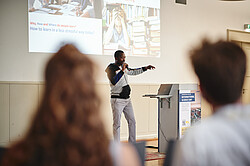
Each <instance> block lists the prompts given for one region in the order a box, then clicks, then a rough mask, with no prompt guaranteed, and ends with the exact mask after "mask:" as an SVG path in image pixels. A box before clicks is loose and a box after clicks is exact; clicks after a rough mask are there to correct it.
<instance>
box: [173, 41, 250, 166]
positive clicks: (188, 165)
mask: <svg viewBox="0 0 250 166" xmlns="http://www.w3.org/2000/svg"><path fill="white" fill-rule="evenodd" d="M190 57H191V62H192V65H193V68H194V71H195V73H196V75H197V76H198V78H199V82H200V89H201V93H202V95H203V97H204V98H205V99H206V100H207V101H208V102H209V103H210V104H211V106H212V108H213V110H212V113H213V114H212V116H210V117H208V118H207V119H205V120H204V121H202V123H201V124H199V125H197V126H194V127H192V128H191V129H190V130H189V131H187V133H186V134H185V135H184V137H183V138H182V139H181V140H180V141H179V142H178V143H177V148H176V153H175V157H174V163H173V165H175V166H194V165H197V166H199V165H200V166H212V165H213V166H214V165H226V166H235V165H241V166H247V165H250V157H249V154H250V141H249V140H250V127H249V126H250V107H249V106H247V105H242V104H241V93H242V87H243V82H244V77H245V73H246V55H245V53H244V52H243V50H242V49H241V48H240V47H239V46H238V45H236V44H234V43H231V42H227V41H218V42H215V43H211V42H209V41H207V40H204V41H203V42H202V44H201V46H198V47H197V48H195V49H193V50H192V51H191V56H190Z"/></svg>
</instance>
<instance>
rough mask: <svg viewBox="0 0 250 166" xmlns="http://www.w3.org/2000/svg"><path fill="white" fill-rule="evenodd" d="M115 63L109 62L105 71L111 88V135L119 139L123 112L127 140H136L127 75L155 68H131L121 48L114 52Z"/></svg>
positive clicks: (150, 66)
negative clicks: (127, 134) (126, 124)
mask: <svg viewBox="0 0 250 166" xmlns="http://www.w3.org/2000/svg"><path fill="white" fill-rule="evenodd" d="M114 58H115V63H111V64H109V66H108V67H107V68H106V70H105V71H106V73H107V76H108V79H109V81H110V88H111V108H112V112H113V135H114V139H115V140H116V141H120V125H121V114H122V113H124V115H125V118H126V120H127V122H128V129H129V138H128V141H129V142H135V141H136V127H135V117H134V111H133V107H132V103H131V99H130V91H131V89H130V86H129V84H128V78H127V75H138V74H141V73H143V72H144V71H147V70H148V69H150V70H151V69H155V67H154V66H152V65H148V66H146V67H141V68H136V69H131V68H129V67H128V64H127V63H125V58H126V56H125V54H124V52H123V51H122V50H117V51H116V52H115V54H114Z"/></svg>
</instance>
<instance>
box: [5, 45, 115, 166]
mask: <svg viewBox="0 0 250 166" xmlns="http://www.w3.org/2000/svg"><path fill="white" fill-rule="evenodd" d="M93 74H94V64H93V62H92V61H91V60H90V59H89V58H88V57H87V56H86V55H84V54H82V53H81V52H80V51H79V50H78V49H77V48H76V47H75V46H73V45H70V44H68V45H65V46H63V47H61V49H60V50H59V51H58V52H57V53H56V54H55V55H54V56H53V57H52V58H51V59H50V60H49V62H48V64H47V67H46V71H45V91H44V95H43V98H42V101H41V105H40V107H39V108H38V111H37V112H36V114H35V117H34V120H33V122H32V124H31V127H30V129H29V131H28V133H27V135H26V136H25V137H24V138H23V139H22V140H21V141H19V142H17V143H16V144H14V145H13V146H11V147H10V148H9V150H8V151H7V154H6V156H5V158H4V165H40V166H45V165H53V166H57V165H58V166H61V165H65V166H67V165H70V166H76V165H77V166H78V165H100V166H101V165H107V166H109V165H112V161H111V157H110V155H109V151H108V149H109V140H108V136H107V135H106V132H105V128H104V125H103V123H102V120H101V118H100V115H99V98H98V97H97V93H96V91H95V80H94V75H93Z"/></svg>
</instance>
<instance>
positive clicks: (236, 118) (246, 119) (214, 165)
mask: <svg viewBox="0 0 250 166" xmlns="http://www.w3.org/2000/svg"><path fill="white" fill-rule="evenodd" d="M173 165H174V166H180V165H181V166H184V165H185V166H196V165H197V166H198V165H199V166H220V165H225V166H246V165H250V106H243V105H240V104H232V105H226V106H224V107H221V108H219V109H218V110H216V112H215V114H214V115H212V116H211V117H209V118H207V119H205V120H204V122H202V123H201V124H200V125H197V126H194V127H192V128H191V129H190V130H189V131H188V132H187V133H186V135H184V137H183V138H182V139H181V140H180V142H179V143H178V145H177V149H176V153H175V157H174V163H173Z"/></svg>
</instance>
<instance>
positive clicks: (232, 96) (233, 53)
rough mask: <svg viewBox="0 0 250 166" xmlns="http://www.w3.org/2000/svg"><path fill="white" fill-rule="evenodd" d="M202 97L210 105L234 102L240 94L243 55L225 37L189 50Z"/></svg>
mask: <svg viewBox="0 0 250 166" xmlns="http://www.w3.org/2000/svg"><path fill="white" fill-rule="evenodd" d="M190 55H191V56H190V58H191V62H192V65H193V68H194V71H195V73H196V75H197V76H198V78H199V81H200V86H201V91H202V94H203V96H204V97H205V99H206V100H207V101H208V102H209V103H211V104H212V105H214V106H222V105H225V104H230V103H235V102H237V101H238V100H239V99H240V97H241V92H242V86H243V82H244V77H245V72H246V55H245V53H244V51H243V50H242V49H241V48H240V47H239V46H238V45H236V44H234V43H232V42H227V41H217V42H215V43H212V42H210V41H208V40H206V39H205V40H203V42H202V44H201V45H200V46H198V47H197V48H194V49H192V50H191V52H190Z"/></svg>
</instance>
